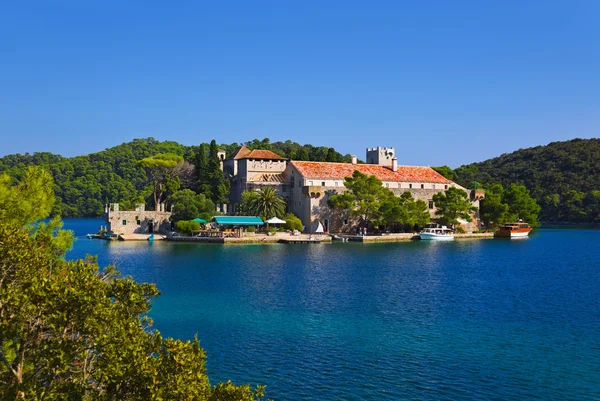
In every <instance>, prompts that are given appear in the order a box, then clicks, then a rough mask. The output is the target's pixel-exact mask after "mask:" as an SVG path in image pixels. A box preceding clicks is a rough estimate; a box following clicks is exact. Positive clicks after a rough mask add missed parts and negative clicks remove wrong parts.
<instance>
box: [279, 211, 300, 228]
mask: <svg viewBox="0 0 600 401" xmlns="http://www.w3.org/2000/svg"><path fill="white" fill-rule="evenodd" d="M283 220H285V224H284V225H283V227H284V228H287V229H288V230H298V231H302V220H300V219H299V218H298V217H297V216H296V215H295V214H293V213H288V214H286V215H285V216H283Z"/></svg>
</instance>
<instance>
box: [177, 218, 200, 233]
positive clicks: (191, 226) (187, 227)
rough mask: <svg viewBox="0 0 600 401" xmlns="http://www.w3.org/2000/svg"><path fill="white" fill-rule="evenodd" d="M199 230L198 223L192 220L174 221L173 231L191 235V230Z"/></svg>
mask: <svg viewBox="0 0 600 401" xmlns="http://www.w3.org/2000/svg"><path fill="white" fill-rule="evenodd" d="M197 230H200V223H198V222H195V221H192V220H181V221H178V222H177V223H175V231H177V232H179V233H182V234H187V235H192V231H197Z"/></svg>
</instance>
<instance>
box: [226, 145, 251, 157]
mask: <svg viewBox="0 0 600 401" xmlns="http://www.w3.org/2000/svg"><path fill="white" fill-rule="evenodd" d="M249 153H250V149H248V148H247V147H245V146H244V145H242V146H240V147H239V149H238V150H237V151H236V152H235V153H234V154H232V155H231V157H230V159H234V160H239V159H243V158H244V156H246V155H247V154H249Z"/></svg>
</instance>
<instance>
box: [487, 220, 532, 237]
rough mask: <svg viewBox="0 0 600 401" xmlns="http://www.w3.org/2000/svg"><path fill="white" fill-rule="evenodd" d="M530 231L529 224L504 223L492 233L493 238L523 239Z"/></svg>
mask: <svg viewBox="0 0 600 401" xmlns="http://www.w3.org/2000/svg"><path fill="white" fill-rule="evenodd" d="M531 230H532V228H531V227H529V224H527V223H523V222H522V221H519V222H517V223H506V224H502V225H501V226H500V227H498V230H497V231H496V232H495V233H494V237H501V238H523V237H527V236H528V235H529V232H530V231H531Z"/></svg>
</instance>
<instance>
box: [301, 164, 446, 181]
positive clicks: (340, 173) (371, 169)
mask: <svg viewBox="0 0 600 401" xmlns="http://www.w3.org/2000/svg"><path fill="white" fill-rule="evenodd" d="M290 165H292V166H294V167H295V168H296V170H298V172H299V173H300V174H302V176H303V177H305V178H321V179H332V178H333V179H343V178H345V177H350V176H352V173H353V172H354V170H358V171H360V172H361V173H363V174H366V175H374V176H375V177H377V178H378V179H380V180H381V181H397V182H431V183H436V184H450V183H452V181H450V180H448V179H447V178H445V177H444V176H443V175H441V174H440V173H438V172H437V171H435V170H434V169H432V168H431V167H426V166H398V171H397V172H394V171H392V169H391V168H390V167H385V166H379V165H376V164H352V163H327V162H302V161H296V160H294V161H292V162H290Z"/></svg>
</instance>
